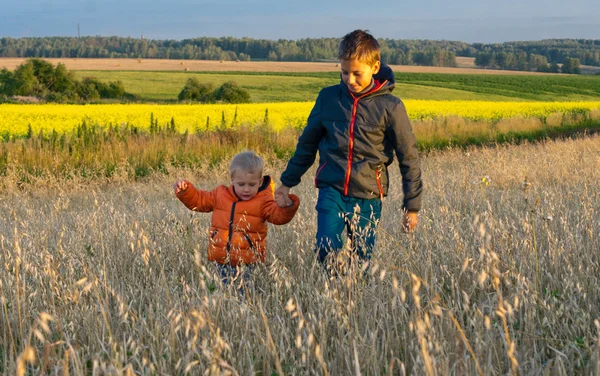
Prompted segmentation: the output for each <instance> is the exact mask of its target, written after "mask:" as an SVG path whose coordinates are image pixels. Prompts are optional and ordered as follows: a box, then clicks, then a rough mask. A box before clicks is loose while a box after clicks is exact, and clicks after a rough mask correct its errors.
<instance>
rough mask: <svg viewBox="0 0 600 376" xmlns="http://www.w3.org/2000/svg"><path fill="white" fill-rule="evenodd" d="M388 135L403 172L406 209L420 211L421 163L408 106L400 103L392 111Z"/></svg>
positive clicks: (421, 190) (421, 191) (421, 188)
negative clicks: (407, 110) (407, 111)
mask: <svg viewBox="0 0 600 376" xmlns="http://www.w3.org/2000/svg"><path fill="white" fill-rule="evenodd" d="M386 137H387V138H388V139H389V141H390V143H391V144H392V145H393V147H394V148H395V150H396V157H397V158H398V163H399V164H400V173H401V174H402V190H403V192H404V209H406V210H408V211H419V210H420V209H421V194H422V193H423V183H422V181H421V163H420V160H419V150H418V148H417V139H416V137H415V135H414V133H413V131H412V127H411V125H410V120H409V119H408V114H407V113H406V108H405V107H404V104H403V103H402V102H400V103H398V104H397V105H396V106H395V107H394V109H393V112H392V116H391V119H390V123H389V126H388V128H387V131H386Z"/></svg>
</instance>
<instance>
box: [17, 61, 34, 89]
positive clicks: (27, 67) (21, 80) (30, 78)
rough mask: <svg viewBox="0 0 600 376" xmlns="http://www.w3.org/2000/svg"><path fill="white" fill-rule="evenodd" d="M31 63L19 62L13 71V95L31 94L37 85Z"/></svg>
mask: <svg viewBox="0 0 600 376" xmlns="http://www.w3.org/2000/svg"><path fill="white" fill-rule="evenodd" d="M37 84H38V82H37V79H36V78H35V73H34V70H33V64H27V63H24V64H21V65H19V66H18V67H17V69H15V73H14V85H15V90H14V92H13V94H14V95H32V94H33V93H34V89H35V88H36V87H37Z"/></svg>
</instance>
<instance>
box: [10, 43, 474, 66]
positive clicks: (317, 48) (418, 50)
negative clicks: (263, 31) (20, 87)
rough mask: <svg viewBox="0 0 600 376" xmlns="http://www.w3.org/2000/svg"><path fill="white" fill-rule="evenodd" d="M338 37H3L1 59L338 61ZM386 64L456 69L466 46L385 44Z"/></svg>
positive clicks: (449, 44)
mask: <svg viewBox="0 0 600 376" xmlns="http://www.w3.org/2000/svg"><path fill="white" fill-rule="evenodd" d="M339 42H340V40H339V39H338V38H318V39H300V40H296V41H294V40H286V39H279V40H266V39H251V38H232V37H223V38H208V37H202V38H192V39H184V40H181V41H177V40H151V39H145V38H124V37H101V36H97V37H81V38H74V37H43V38H0V57H24V58H34V57H37V58H145V59H194V60H239V61H250V60H259V61H260V60H270V61H327V60H336V58H337V49H338V45H339ZM380 43H381V55H382V61H384V62H386V63H389V64H406V65H431V66H456V59H455V57H456V53H455V52H454V51H456V50H462V49H463V48H465V47H466V46H467V45H466V44H465V43H462V42H437V41H426V40H417V41H412V40H408V41H397V40H388V39H382V40H380Z"/></svg>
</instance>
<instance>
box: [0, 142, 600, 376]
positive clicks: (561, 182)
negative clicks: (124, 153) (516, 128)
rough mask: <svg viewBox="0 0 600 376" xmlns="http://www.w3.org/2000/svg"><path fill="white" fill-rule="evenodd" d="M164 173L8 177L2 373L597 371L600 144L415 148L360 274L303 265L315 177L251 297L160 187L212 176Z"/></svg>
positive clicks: (217, 177) (197, 220)
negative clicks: (222, 276)
mask: <svg viewBox="0 0 600 376" xmlns="http://www.w3.org/2000/svg"><path fill="white" fill-rule="evenodd" d="M396 166H397V165H394V166H393V167H394V168H393V170H392V171H393V172H394V175H395V178H394V179H393V181H396V182H399V177H398V174H397V172H396V169H397V167H396ZM281 167H282V166H280V165H278V166H270V167H269V169H268V173H271V174H272V175H275V176H278V173H277V171H280V170H281ZM222 170H223V171H225V168H224V166H223V169H222ZM311 172H314V171H311ZM311 172H309V174H310V173H311ZM169 174H170V176H168V177H165V176H163V175H153V176H151V177H149V178H147V180H143V181H139V182H137V183H131V182H123V183H119V182H118V177H117V178H115V179H113V181H112V182H111V183H110V184H106V183H104V182H102V181H91V182H90V181H81V180H78V179H77V178H71V179H60V180H56V181H53V182H47V181H45V182H39V183H40V184H39V185H44V186H46V187H48V186H50V187H54V188H50V189H49V188H44V189H42V188H36V186H37V185H38V184H36V182H35V181H32V184H31V185H28V186H27V187H21V189H19V188H18V186H19V185H18V184H17V180H18V178H17V177H16V176H12V175H11V174H10V173H8V174H7V175H6V176H4V177H3V178H2V179H3V186H4V188H3V190H2V191H0V259H1V260H0V261H1V263H0V299H1V302H2V307H1V308H0V373H1V374H6V375H13V374H18V375H24V374H61V375H64V374H89V375H104V374H111V375H112V374H126V375H133V374H143V375H155V374H211V375H227V374H229V375H237V374H240V375H275V374H280V375H281V374H296V375H307V374H310V375H312V374H314V375H328V374H330V375H348V374H354V375H361V374H362V375H403V374H417V375H418V374H430V375H434V374H439V375H465V374H480V375H498V374H532V375H533V374H536V375H537V374H551V375H570V374H586V375H589V374H594V373H596V374H597V373H598V372H600V334H599V332H600V322H599V321H598V320H599V319H600V313H599V312H600V289H599V288H598V286H600V280H599V276H600V254H599V253H598V249H600V240H599V239H598V234H599V233H600V219H599V218H600V215H599V212H598V208H600V195H599V194H598V189H597V184H598V181H599V180H600V137H597V136H596V137H589V138H585V139H579V140H568V141H548V142H545V143H540V144H524V145H520V146H516V145H507V146H498V147H491V148H483V149H469V150H464V149H449V150H445V151H437V152H430V153H428V154H426V155H424V156H423V176H424V181H425V184H426V191H425V200H424V208H423V210H422V212H421V215H420V224H419V228H418V231H417V232H416V233H415V234H414V235H411V236H409V235H405V234H403V233H402V232H401V231H400V226H399V223H398V213H399V211H400V207H401V203H402V200H401V192H400V187H399V184H396V185H394V186H393V187H392V190H391V192H390V196H389V197H387V198H386V199H385V202H384V216H383V219H382V223H381V224H380V228H379V238H378V244H377V249H376V251H375V253H374V262H375V266H373V267H372V268H371V269H370V277H369V278H366V279H363V278H359V277H358V276H357V274H356V273H354V272H352V271H350V272H349V273H348V274H345V275H342V276H340V277H336V278H332V279H329V278H327V276H326V275H325V274H324V273H323V272H322V270H321V269H320V267H319V266H318V265H315V263H314V261H313V252H312V245H313V237H314V233H315V225H316V223H315V222H316V216H315V210H314V205H315V197H316V196H315V190H314V188H313V187H312V184H311V182H312V179H311V178H310V176H312V175H309V176H307V178H306V179H304V181H303V183H302V184H301V185H300V186H299V187H298V188H297V189H294V191H295V193H298V194H299V195H300V196H301V199H302V204H301V208H300V211H299V213H298V215H297V216H296V218H295V219H294V220H293V221H292V223H291V224H289V225H287V226H282V227H272V228H271V230H270V235H269V239H268V243H269V256H268V262H267V264H266V265H264V266H262V267H259V268H258V269H257V270H256V272H255V275H254V280H255V287H254V289H250V290H249V291H248V292H247V294H246V295H244V296H240V295H238V294H236V292H235V291H232V290H231V289H227V288H224V287H222V286H219V285H218V283H215V282H214V281H215V280H214V278H213V277H212V275H211V270H212V269H211V266H210V265H208V264H207V262H206V253H205V252H206V251H205V250H206V247H207V231H208V224H209V221H210V216H209V215H208V214H200V213H192V212H190V211H188V210H187V209H185V208H184V207H183V205H181V204H180V203H179V202H178V201H177V200H176V199H175V198H174V197H173V194H172V192H171V184H172V183H173V180H175V179H176V178H187V179H189V180H191V181H193V182H195V183H196V184H197V185H198V186H200V187H202V188H207V189H208V188H212V187H214V184H217V183H225V182H226V177H225V175H224V174H215V173H214V172H209V171H208V170H207V169H206V168H205V167H203V166H198V168H197V169H194V170H173V169H172V170H171V171H169ZM42 183H43V184H42Z"/></svg>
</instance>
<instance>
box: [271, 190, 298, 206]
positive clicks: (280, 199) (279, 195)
mask: <svg viewBox="0 0 600 376" xmlns="http://www.w3.org/2000/svg"><path fill="white" fill-rule="evenodd" d="M275 203H276V204H277V206H279V207H280V208H287V207H289V206H292V204H293V203H294V201H292V199H291V198H290V188H289V187H286V186H285V185H282V186H280V187H279V188H277V189H276V190H275Z"/></svg>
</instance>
